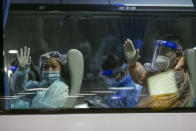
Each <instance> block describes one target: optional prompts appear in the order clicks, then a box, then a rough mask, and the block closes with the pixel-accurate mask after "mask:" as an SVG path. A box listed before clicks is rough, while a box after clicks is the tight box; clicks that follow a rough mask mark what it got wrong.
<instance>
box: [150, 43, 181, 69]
mask: <svg viewBox="0 0 196 131" xmlns="http://www.w3.org/2000/svg"><path fill="white" fill-rule="evenodd" d="M177 50H179V51H182V50H183V48H182V47H181V46H180V45H178V44H176V43H175V42H172V41H168V40H157V41H156V46H155V50H154V54H153V58H152V62H151V69H152V70H153V71H164V70H167V69H168V68H170V67H172V66H173V64H174V63H175V60H176V51H177Z"/></svg>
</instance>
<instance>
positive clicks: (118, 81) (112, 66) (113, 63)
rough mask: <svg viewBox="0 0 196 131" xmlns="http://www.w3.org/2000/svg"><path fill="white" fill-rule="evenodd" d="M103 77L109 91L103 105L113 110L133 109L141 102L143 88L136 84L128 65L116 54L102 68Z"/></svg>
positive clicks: (109, 57)
mask: <svg viewBox="0 0 196 131" xmlns="http://www.w3.org/2000/svg"><path fill="white" fill-rule="evenodd" d="M100 73H101V77H102V78H103V80H104V83H105V84H106V85H107V87H108V88H109V90H110V91H111V92H112V93H110V94H108V95H107V96H106V97H105V98H104V101H103V103H104V104H106V105H108V106H109V107H111V108H131V107H135V106H136V105H137V104H138V102H139V97H140V93H141V91H142V88H143V87H142V86H140V85H138V84H136V83H134V81H133V80H132V78H131V76H130V74H129V71H128V66H127V64H126V63H125V62H124V61H123V60H121V59H120V58H119V57H118V56H116V55H115V54H111V55H109V56H108V57H107V58H106V60H105V61H104V62H103V64H102V66H101V72H100Z"/></svg>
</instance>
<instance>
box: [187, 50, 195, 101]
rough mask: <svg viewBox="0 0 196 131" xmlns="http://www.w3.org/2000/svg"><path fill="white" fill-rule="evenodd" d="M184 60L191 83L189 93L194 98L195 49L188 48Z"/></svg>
mask: <svg viewBox="0 0 196 131" xmlns="http://www.w3.org/2000/svg"><path fill="white" fill-rule="evenodd" d="M186 62H187V68H188V71H189V76H190V82H191V85H192V89H191V90H192V91H191V92H192V93H191V95H192V96H193V97H194V98H195V94H196V50H194V49H188V50H187V51H186Z"/></svg>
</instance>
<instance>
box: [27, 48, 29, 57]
mask: <svg viewBox="0 0 196 131" xmlns="http://www.w3.org/2000/svg"><path fill="white" fill-rule="evenodd" d="M29 55H30V48H28V50H27V56H29Z"/></svg>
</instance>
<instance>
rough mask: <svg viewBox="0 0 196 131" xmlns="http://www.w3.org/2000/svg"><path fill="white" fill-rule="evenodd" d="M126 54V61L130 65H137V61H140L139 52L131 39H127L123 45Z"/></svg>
mask: <svg viewBox="0 0 196 131" xmlns="http://www.w3.org/2000/svg"><path fill="white" fill-rule="evenodd" d="M123 48H124V53H125V57H126V60H127V62H128V64H129V65H135V63H136V62H137V60H138V59H139V57H140V56H139V50H136V49H135V47H134V45H133V42H132V41H131V40H130V39H127V40H126V41H125V43H124V45H123Z"/></svg>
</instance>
